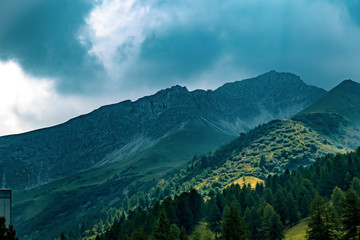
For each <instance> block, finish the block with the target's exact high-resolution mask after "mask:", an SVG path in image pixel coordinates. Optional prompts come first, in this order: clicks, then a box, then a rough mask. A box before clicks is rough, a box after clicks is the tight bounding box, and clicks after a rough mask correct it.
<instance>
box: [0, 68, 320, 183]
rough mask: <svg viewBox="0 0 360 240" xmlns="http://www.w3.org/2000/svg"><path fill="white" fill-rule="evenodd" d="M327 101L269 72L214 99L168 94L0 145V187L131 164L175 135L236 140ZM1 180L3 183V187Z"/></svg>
mask: <svg viewBox="0 0 360 240" xmlns="http://www.w3.org/2000/svg"><path fill="white" fill-rule="evenodd" d="M324 93H325V91H324V90H322V89H319V88H317V87H313V86H308V85H306V84H305V83H304V82H303V81H301V80H300V78H299V77H297V76H296V75H294V74H290V73H277V72H275V71H271V72H269V73H266V74H263V75H261V76H258V77H256V78H253V79H248V80H243V81H238V82H234V83H227V84H225V85H224V86H222V87H220V88H218V89H216V90H215V91H210V90H208V91H203V90H196V91H193V92H189V91H188V90H187V89H186V88H185V87H180V86H174V87H172V88H169V89H165V90H161V91H159V92H158V93H156V94H155V95H152V96H148V97H144V98H141V99H139V100H137V101H135V102H131V101H123V102H120V103H117V104H113V105H108V106H104V107H101V108H99V109H97V110H95V111H93V112H91V113H89V114H86V115H83V116H80V117H77V118H74V119H72V120H70V121H68V122H66V123H64V124H61V125H58V126H54V127H51V128H46V129H41V130H36V131H32V132H28V133H24V134H19V135H11V136H4V137H1V138H0V177H1V178H2V179H3V181H5V180H6V183H4V182H3V181H2V182H1V183H0V185H6V187H11V188H13V189H26V188H31V187H34V186H38V185H41V184H44V183H47V182H50V181H52V180H54V179H59V178H63V177H66V176H68V175H70V174H73V173H76V172H79V171H83V170H86V169H89V168H93V167H98V166H101V165H104V164H107V163H110V162H114V161H126V160H127V159H128V158H129V157H130V156H132V155H134V154H136V153H139V152H140V151H142V150H144V149H146V148H148V147H150V146H152V145H154V144H155V143H157V142H159V141H161V139H162V138H164V137H165V136H168V135H171V134H172V133H174V132H176V131H179V130H181V129H189V128H190V129H191V128H200V129H204V130H207V129H211V130H212V131H213V130H216V131H218V132H221V133H223V134H227V135H230V136H236V135H238V134H239V133H240V132H244V131H247V130H249V129H251V128H253V127H255V126H257V125H259V124H262V123H265V122H267V121H270V120H272V119H279V118H287V117H290V116H291V115H293V114H295V113H297V112H298V111H300V110H302V109H304V108H305V107H307V106H308V105H310V104H311V103H313V102H314V101H315V100H317V99H318V98H319V97H320V96H322V95H323V94H324ZM4 179H5V180H4Z"/></svg>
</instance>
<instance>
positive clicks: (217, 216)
mask: <svg viewBox="0 0 360 240" xmlns="http://www.w3.org/2000/svg"><path fill="white" fill-rule="evenodd" d="M207 222H208V228H209V229H210V230H211V231H213V232H214V233H215V240H217V235H218V233H219V232H220V231H221V212H220V209H219V207H218V206H217V204H216V202H215V200H210V203H209V213H208V216H207Z"/></svg>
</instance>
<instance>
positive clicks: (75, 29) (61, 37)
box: [0, 0, 360, 135]
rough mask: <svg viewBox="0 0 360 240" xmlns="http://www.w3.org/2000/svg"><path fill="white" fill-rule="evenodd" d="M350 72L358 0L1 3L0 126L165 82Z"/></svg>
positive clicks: (39, 119)
mask: <svg viewBox="0 0 360 240" xmlns="http://www.w3.org/2000/svg"><path fill="white" fill-rule="evenodd" d="M273 69H274V70H277V71H285V72H293V73H295V74H297V75H299V76H300V77H301V78H302V79H303V80H304V81H305V82H306V83H308V84H312V85H316V86H319V87H322V88H325V89H327V90H329V89H330V88H332V87H334V86H335V85H337V84H338V83H339V82H340V81H342V80H344V79H349V78H350V79H353V80H355V81H360V1H358V0H346V1H342V0H294V1H289V0H226V1H224V0H212V1H208V0H179V1H173V0H32V1H26V0H12V1H1V2H0V95H1V96H2V97H0V101H1V103H0V135H3V134H9V133H16V132H21V131H26V130H30V129H34V128H38V127H44V126H49V125H52V124H56V123H60V122H62V121H65V120H67V119H68V118H70V117H74V116H76V115H77V114H80V113H85V112H87V111H90V110H91V109H93V108H95V107H98V106H100V105H103V104H106V103H112V102H117V101H121V100H124V99H127V98H131V99H133V100H135V99H137V98H138V97H141V96H143V95H145V94H151V93H153V92H155V91H157V90H158V89H160V88H165V87H169V86H172V85H175V84H180V85H185V86H188V88H189V89H195V88H216V87H218V86H220V85H222V84H223V83H225V82H228V81H236V80H241V79H244V78H247V77H253V76H256V75H259V74H262V73H264V72H267V71H269V70H273Z"/></svg>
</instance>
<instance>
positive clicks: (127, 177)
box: [13, 129, 234, 239]
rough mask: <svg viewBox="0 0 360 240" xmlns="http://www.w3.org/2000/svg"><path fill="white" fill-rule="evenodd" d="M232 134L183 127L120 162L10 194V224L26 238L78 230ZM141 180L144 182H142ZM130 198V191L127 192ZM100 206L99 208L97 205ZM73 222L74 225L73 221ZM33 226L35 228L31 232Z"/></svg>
mask: <svg viewBox="0 0 360 240" xmlns="http://www.w3.org/2000/svg"><path fill="white" fill-rule="evenodd" d="M233 138H234V137H231V136H226V135H222V134H219V133H216V132H207V131H203V130H196V129H192V130H183V131H179V132H177V133H175V134H173V135H170V136H168V137H167V138H165V139H163V140H162V141H161V142H159V143H158V144H157V145H155V146H153V147H152V148H150V149H147V150H146V151H144V152H142V153H140V154H138V155H136V156H134V157H133V158H132V159H131V160H129V161H127V162H125V163H115V164H112V165H111V166H107V167H102V168H98V169H93V170H89V171H85V172H82V173H80V174H76V175H73V176H70V177H68V178H66V179H62V180H59V181H55V182H52V183H49V184H47V185H44V186H42V187H41V188H37V189H32V190H30V191H24V192H15V193H14V202H13V205H14V214H13V216H14V225H15V227H16V229H17V231H18V233H19V234H20V236H24V235H26V234H27V233H32V235H31V236H26V239H36V238H37V237H38V236H39V235H42V237H43V239H52V238H53V237H54V236H59V234H60V232H61V231H62V230H63V231H68V229H71V228H74V227H75V229H78V230H80V231H82V230H84V229H82V227H81V226H80V225H81V224H80V223H81V222H83V223H84V224H87V223H88V225H91V224H92V222H91V220H89V219H91V218H92V217H93V218H98V217H100V216H101V214H102V213H103V212H105V211H106V210H107V209H108V208H109V207H111V206H115V207H121V202H122V199H123V198H124V197H125V194H126V193H127V194H128V195H131V194H132V192H131V191H132V189H133V190H134V189H135V190H146V188H147V187H150V186H151V185H154V184H156V182H157V181H158V180H159V179H160V178H161V177H163V176H164V174H166V173H168V172H169V171H171V170H173V169H175V168H177V167H179V166H181V165H183V164H185V163H187V162H188V161H189V160H191V159H192V157H193V156H194V154H203V153H205V152H208V151H209V150H211V149H214V148H216V147H218V146H220V145H221V144H224V143H226V142H228V141H230V140H231V139H233ZM144 183H146V184H144ZM129 197H130V196H129ZM100 206H101V207H100ZM77 223H79V226H77ZM37 231H39V232H37Z"/></svg>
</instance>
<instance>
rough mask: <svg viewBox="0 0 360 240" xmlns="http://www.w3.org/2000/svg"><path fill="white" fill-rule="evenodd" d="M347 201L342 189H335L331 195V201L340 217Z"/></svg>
mask: <svg viewBox="0 0 360 240" xmlns="http://www.w3.org/2000/svg"><path fill="white" fill-rule="evenodd" d="M344 199H345V194H344V192H343V191H341V189H340V188H338V187H335V188H334V190H333V193H332V194H331V201H332V204H333V207H334V209H335V210H336V212H337V214H338V215H339V216H340V215H341V211H342V203H343V201H344Z"/></svg>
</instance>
